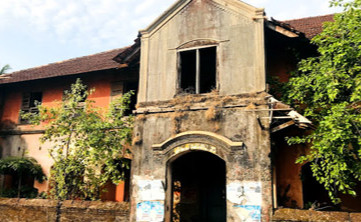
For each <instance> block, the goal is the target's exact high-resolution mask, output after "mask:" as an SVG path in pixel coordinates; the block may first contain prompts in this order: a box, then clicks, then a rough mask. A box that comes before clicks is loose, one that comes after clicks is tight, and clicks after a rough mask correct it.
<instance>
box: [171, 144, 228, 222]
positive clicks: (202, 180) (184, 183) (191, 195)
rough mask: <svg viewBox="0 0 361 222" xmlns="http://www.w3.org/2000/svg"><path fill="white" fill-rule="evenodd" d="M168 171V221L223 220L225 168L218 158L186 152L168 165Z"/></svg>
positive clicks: (206, 153) (197, 152) (217, 221)
mask: <svg viewBox="0 0 361 222" xmlns="http://www.w3.org/2000/svg"><path fill="white" fill-rule="evenodd" d="M171 172H172V183H171V185H172V197H171V200H172V212H171V217H172V219H171V221H174V222H177V221H181V222H188V221H189V222H224V221H226V191H225V188H226V167H225V162H224V161H223V160H222V159H221V158H219V157H218V156H216V155H213V154H211V153H208V152H202V151H195V152H190V153H187V154H184V155H183V156H181V157H179V158H178V159H176V160H175V161H173V162H172V164H171Z"/></svg>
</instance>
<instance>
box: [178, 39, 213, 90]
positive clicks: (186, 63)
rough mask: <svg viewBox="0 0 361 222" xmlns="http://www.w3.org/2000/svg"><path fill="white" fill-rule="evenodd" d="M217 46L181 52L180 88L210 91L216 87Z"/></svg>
mask: <svg viewBox="0 0 361 222" xmlns="http://www.w3.org/2000/svg"><path fill="white" fill-rule="evenodd" d="M216 52H217V47H215V46H213V47H207V48H198V49H193V50H184V51H180V52H179V59H180V61H179V69H180V84H179V85H180V88H181V90H182V91H183V92H186V93H196V94H199V93H208V92H211V91H212V90H213V89H215V88H216V64H217V62H216V61H217V54H216Z"/></svg>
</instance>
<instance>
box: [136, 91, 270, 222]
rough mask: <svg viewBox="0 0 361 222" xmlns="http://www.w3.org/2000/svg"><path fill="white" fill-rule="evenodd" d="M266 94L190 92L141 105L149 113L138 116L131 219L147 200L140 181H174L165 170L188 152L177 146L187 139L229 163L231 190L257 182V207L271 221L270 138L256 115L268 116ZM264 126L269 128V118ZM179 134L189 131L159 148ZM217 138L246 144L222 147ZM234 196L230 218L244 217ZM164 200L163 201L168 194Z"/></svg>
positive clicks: (228, 196) (139, 109)
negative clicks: (202, 93) (258, 191)
mask: <svg viewBox="0 0 361 222" xmlns="http://www.w3.org/2000/svg"><path fill="white" fill-rule="evenodd" d="M265 95H266V94H263V93H261V94H253V95H244V96H243V97H242V96H228V97H223V96H218V95H213V96H209V95H208V96H204V95H203V96H202V95H193V96H192V95H189V96H186V97H179V98H176V99H174V100H171V101H167V102H164V104H162V103H154V104H151V103H150V104H143V105H144V107H138V109H137V111H138V112H139V113H141V112H143V111H144V112H145V115H144V114H138V116H137V121H136V128H135V130H134V131H135V132H134V133H135V139H136V140H135V141H134V143H135V145H134V146H133V155H134V159H133V162H132V187H133V193H132V196H131V197H132V202H131V203H132V204H131V206H132V216H133V215H134V217H133V218H132V221H134V220H135V215H136V206H137V204H139V203H141V202H142V200H141V199H140V196H141V195H140V192H141V191H140V190H139V189H138V187H139V183H140V182H141V181H145V180H152V181H161V182H162V183H163V184H169V181H167V179H166V172H167V170H169V169H167V165H168V164H169V161H170V160H171V159H174V158H177V157H178V156H179V155H181V154H183V153H184V152H187V151H189V150H183V151H182V150H179V149H178V150H177V147H179V146H181V145H182V144H187V143H202V144H208V145H211V146H214V147H215V150H213V151H209V150H208V151H209V152H212V153H214V154H215V155H218V156H219V157H221V158H222V159H223V160H224V161H225V162H226V172H227V173H226V184H227V191H230V190H229V189H231V188H233V187H234V186H238V185H239V186H243V185H244V186H246V185H247V184H251V183H253V184H258V185H259V186H260V187H261V191H260V192H261V193H260V194H261V196H260V199H261V200H260V201H259V203H257V204H256V205H258V207H260V208H261V210H262V220H263V221H267V220H268V219H269V215H270V209H271V208H272V190H271V171H270V158H269V155H270V145H269V141H270V138H269V133H268V130H263V129H262V126H261V124H260V123H259V122H258V120H257V116H261V117H266V116H268V111H265V110H264V109H267V108H268V105H267V104H266V100H265ZM172 104H173V105H172ZM159 107H166V108H163V109H162V108H159ZM226 107H228V108H226ZM212 110H215V111H216V113H217V114H216V117H215V118H214V119H212V118H210V112H211V111H212ZM211 116H212V115H211ZM262 124H265V125H264V126H265V127H267V121H264V122H263V123H262ZM195 131H203V132H213V133H215V135H214V136H213V137H212V136H210V137H202V136H199V135H198V134H197V133H196V132H195ZM179 133H188V134H189V135H186V136H183V137H182V138H181V139H175V141H174V143H173V142H172V143H171V142H170V143H169V145H164V147H161V148H159V147H158V145H157V144H162V143H163V142H165V141H166V140H168V139H171V140H172V138H175V136H176V135H180V134H179ZM216 137H224V138H226V139H227V140H229V141H231V142H232V143H237V142H243V144H244V146H243V148H241V149H234V150H232V149H227V148H222V146H224V145H222V144H221V143H217V142H216V139H215V138H216ZM154 147H158V148H157V149H155V148H154ZM231 195H234V194H231V193H230V192H229V194H228V195H227V199H228V201H227V205H228V206H227V218H228V220H227V221H240V220H241V217H242V212H241V207H240V205H241V204H240V203H235V202H232V201H233V199H232V198H233V197H232V196H231ZM161 201H162V204H164V201H167V198H165V199H163V200H161ZM168 201H169V199H168ZM166 216H167V213H166ZM243 216H244V215H243Z"/></svg>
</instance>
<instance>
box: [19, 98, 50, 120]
mask: <svg viewBox="0 0 361 222" xmlns="http://www.w3.org/2000/svg"><path fill="white" fill-rule="evenodd" d="M33 94H40V96H41V101H38V100H36V99H31V97H32V95H33ZM43 94H44V93H43V92H42V91H30V92H22V96H21V107H20V115H19V124H24V125H25V124H29V122H28V121H27V120H24V119H23V118H22V117H21V113H38V112H39V109H38V108H37V106H35V101H37V102H39V104H42V103H43V97H44V95H43ZM27 95H28V97H29V98H28V100H29V102H28V105H27V106H25V102H24V101H25V97H26V96H27ZM34 97H35V96H34ZM32 101H33V104H31V102H32Z"/></svg>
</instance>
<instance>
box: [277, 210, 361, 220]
mask: <svg viewBox="0 0 361 222" xmlns="http://www.w3.org/2000/svg"><path fill="white" fill-rule="evenodd" d="M272 221H274V222H282V221H298V222H306V221H314V222H316V221H317V222H323V221H324V222H326V221H332V222H359V221H361V213H347V212H337V211H333V212H327V211H314V210H297V209H287V208H285V209H278V210H276V211H275V213H274V215H273V217H272Z"/></svg>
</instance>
